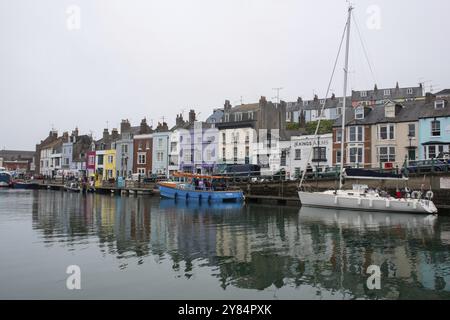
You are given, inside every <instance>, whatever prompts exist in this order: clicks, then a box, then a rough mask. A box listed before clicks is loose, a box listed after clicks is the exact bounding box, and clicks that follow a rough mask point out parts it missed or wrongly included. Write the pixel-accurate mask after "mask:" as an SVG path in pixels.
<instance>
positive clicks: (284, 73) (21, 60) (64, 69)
mask: <svg viewBox="0 0 450 320" xmlns="http://www.w3.org/2000/svg"><path fill="white" fill-rule="evenodd" d="M353 3H354V4H355V16H356V22H357V23H358V26H359V29H360V32H361V34H362V36H363V39H364V41H365V43H366V48H367V51H368V54H369V57H370V61H371V63H372V66H373V70H374V76H372V73H371V72H370V69H369V67H368V64H367V63H366V61H365V57H364V53H363V50H362V49H361V44H360V40H359V38H358V34H357V32H356V29H355V28H354V29H353V31H354V32H353V35H352V50H351V56H350V64H351V68H350V69H351V75H350V84H349V85H350V88H352V89H355V90H356V89H365V88H372V87H373V85H374V81H375V80H376V81H377V83H378V87H379V88H381V87H392V86H395V82H396V81H399V83H400V85H401V86H413V85H417V83H418V82H419V81H427V80H429V81H431V82H427V83H426V84H427V85H430V84H433V85H434V86H435V88H438V89H444V88H448V87H450V63H449V61H448V58H447V53H448V52H450V41H448V37H449V30H450V19H449V18H448V13H449V12H450V1H448V0H431V1H418V0H415V1H411V0H395V1H392V0H373V1H365V0H364V1H363V0H354V1H353ZM71 5H75V6H77V7H78V8H79V9H80V15H79V17H80V19H79V22H80V24H79V26H80V28H77V26H78V24H77V21H78V20H77V19H76V17H77V14H76V12H75V11H73V10H71V9H69V11H67V10H68V8H70V6H71ZM346 8H347V3H346V1H344V0H342V1H341V0H322V1H320V0H318V1H301V0H189V1H187V0H159V1H151V0H126V1H125V0H122V1H114V0H102V1H100V0H71V1H66V0H40V1H35V0H27V1H25V0H0V40H1V43H0V70H1V72H0V108H1V118H2V121H1V125H0V148H3V147H5V148H7V149H34V145H35V144H36V143H37V142H39V141H40V140H41V139H44V138H45V137H46V136H47V134H48V132H49V131H50V129H51V127H52V124H53V126H54V127H55V128H56V129H57V130H58V131H59V133H62V132H63V131H66V130H67V131H70V130H73V129H74V127H75V126H78V127H79V129H80V131H81V132H82V133H89V131H90V130H92V131H93V134H94V136H95V137H96V138H98V137H99V136H100V134H101V132H102V130H103V128H104V127H106V124H107V121H108V122H109V128H110V129H111V128H112V127H117V126H118V124H119V123H120V120H121V119H122V118H128V119H130V120H131V121H132V122H133V125H137V124H138V123H139V121H140V119H142V118H143V117H147V119H148V120H149V121H150V119H153V121H154V123H156V122H157V121H161V118H162V117H165V119H166V120H168V122H169V125H172V124H173V123H174V120H175V115H176V113H179V112H181V110H182V109H184V110H186V111H185V117H187V111H188V110H189V109H190V108H194V109H195V110H197V112H201V113H200V115H199V118H200V119H205V118H206V116H207V115H208V114H209V113H210V112H211V111H212V109H213V108H216V107H220V106H222V105H223V103H224V100H225V99H229V100H230V101H231V102H232V103H233V104H237V103H239V100H240V97H241V96H242V97H243V101H244V103H249V102H256V101H258V99H259V97H260V96H261V95H264V96H266V97H267V98H269V99H270V98H272V97H273V96H275V91H274V90H272V88H274V87H283V88H284V89H283V90H282V91H281V92H280V95H281V98H282V99H283V100H286V101H293V100H296V99H297V97H298V96H302V97H303V98H304V99H310V98H312V96H313V93H314V92H316V93H317V94H318V95H320V96H324V95H325V90H326V86H327V84H328V81H329V77H330V74H331V69H332V65H333V62H334V59H335V55H336V52H337V48H338V44H339V41H340V37H341V34H342V30H343V27H344V24H345V19H346ZM374 8H375V9H374ZM377 9H379V18H380V19H377V17H378V14H377V11H376V10H377ZM368 10H369V12H368ZM374 10H375V11H374ZM341 62H342V60H341ZM338 71H339V72H338V74H337V75H336V80H335V81H334V82H333V85H332V88H333V89H334V91H335V92H336V94H337V95H342V63H341V64H340V65H339V70H338Z"/></svg>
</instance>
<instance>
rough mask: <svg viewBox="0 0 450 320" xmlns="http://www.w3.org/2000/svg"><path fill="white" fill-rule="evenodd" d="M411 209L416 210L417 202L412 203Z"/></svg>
mask: <svg viewBox="0 0 450 320" xmlns="http://www.w3.org/2000/svg"><path fill="white" fill-rule="evenodd" d="M413 209H414V210H416V209H417V201H413Z"/></svg>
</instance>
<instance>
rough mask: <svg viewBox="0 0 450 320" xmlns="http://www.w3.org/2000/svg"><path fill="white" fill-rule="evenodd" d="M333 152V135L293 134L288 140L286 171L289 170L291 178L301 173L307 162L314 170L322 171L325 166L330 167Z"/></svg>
mask: <svg viewBox="0 0 450 320" xmlns="http://www.w3.org/2000/svg"><path fill="white" fill-rule="evenodd" d="M332 153H333V135H332V134H331V133H329V134H323V135H318V136H314V135H309V136H293V137H291V141H290V148H289V152H288V157H287V158H288V159H287V162H288V163H286V165H287V166H286V167H287V169H286V172H289V176H290V178H291V179H295V178H297V177H299V176H300V175H301V172H302V171H303V170H305V168H306V167H307V165H308V163H309V164H310V165H311V167H312V168H313V170H314V171H316V170H317V169H318V170H319V171H322V170H323V169H324V168H326V167H331V166H332V165H333V164H332V160H333V159H332Z"/></svg>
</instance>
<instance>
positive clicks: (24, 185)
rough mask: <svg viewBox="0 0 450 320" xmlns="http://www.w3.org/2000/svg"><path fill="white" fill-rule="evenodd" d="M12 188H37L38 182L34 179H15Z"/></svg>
mask: <svg viewBox="0 0 450 320" xmlns="http://www.w3.org/2000/svg"><path fill="white" fill-rule="evenodd" d="M13 187H14V189H33V190H34V189H39V183H37V182H34V181H15V182H14V184H13Z"/></svg>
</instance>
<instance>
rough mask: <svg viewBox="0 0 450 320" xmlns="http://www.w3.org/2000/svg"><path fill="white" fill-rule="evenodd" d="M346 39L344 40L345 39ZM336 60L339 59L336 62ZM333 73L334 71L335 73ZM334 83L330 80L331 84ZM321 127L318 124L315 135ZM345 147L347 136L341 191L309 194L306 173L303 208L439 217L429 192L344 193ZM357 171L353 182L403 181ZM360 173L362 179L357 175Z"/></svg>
mask: <svg viewBox="0 0 450 320" xmlns="http://www.w3.org/2000/svg"><path fill="white" fill-rule="evenodd" d="M352 10H353V7H352V6H350V7H349V9H348V18H347V25H346V32H347V35H346V38H347V39H346V53H345V67H344V95H343V107H342V112H341V114H342V129H341V130H342V132H343V133H345V114H346V100H347V99H346V97H347V78H348V58H349V47H350V24H351V14H352ZM342 40H343V38H342ZM336 61H337V59H336ZM333 74H334V71H333ZM330 84H331V81H330ZM319 125H320V120H319V123H318V124H317V128H316V134H317V133H318V128H319ZM344 145H345V134H342V141H341V155H342V156H341V164H340V168H341V169H340V178H339V189H338V190H327V191H324V192H307V191H303V190H302V184H303V180H304V178H305V172H306V170H304V172H303V175H302V179H301V181H300V186H299V192H298V196H299V198H300V202H301V204H302V206H309V207H324V208H334V209H351V210H363V211H389V212H410V213H424V214H436V213H437V208H436V206H435V205H434V203H433V201H432V198H433V193H432V192H431V191H428V192H427V193H426V194H425V195H423V194H422V193H421V192H418V191H415V192H412V193H407V194H406V195H405V197H400V198H394V197H391V196H389V195H388V194H387V193H383V192H380V191H378V190H370V189H369V188H368V187H367V186H363V185H357V186H354V188H353V189H352V190H343V189H342V187H343V179H344V176H345V174H346V170H345V169H344V156H343V155H344ZM356 170H358V172H357V175H356V176H352V175H347V178H353V179H380V180H389V179H403V178H401V177H390V176H388V175H383V174H381V175H380V176H377V175H376V174H374V173H373V172H371V174H364V173H363V171H365V170H361V169H356ZM358 174H359V176H358Z"/></svg>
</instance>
